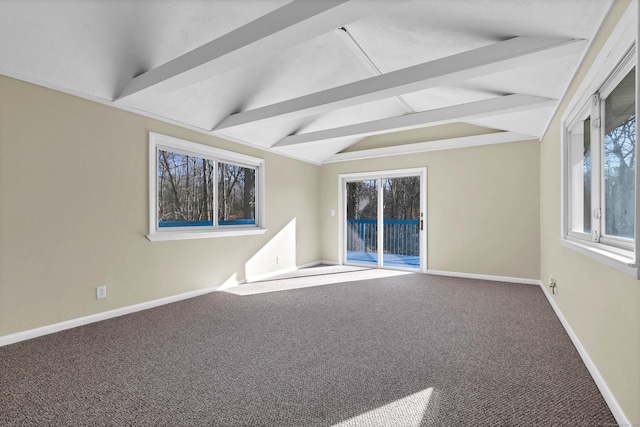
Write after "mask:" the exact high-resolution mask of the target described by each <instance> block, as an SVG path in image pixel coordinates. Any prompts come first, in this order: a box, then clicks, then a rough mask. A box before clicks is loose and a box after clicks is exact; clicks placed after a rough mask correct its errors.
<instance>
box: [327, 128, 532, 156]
mask: <svg viewBox="0 0 640 427" xmlns="http://www.w3.org/2000/svg"><path fill="white" fill-rule="evenodd" d="M537 139H538V138H537V137H535V136H531V135H524V134H521V133H517V132H497V133H489V134H483V135H471V136H462V137H459V138H450V139H440V140H437V141H427V142H414V143H411V144H402V145H394V146H390V147H380V148H369V149H364V150H358V151H347V152H345V153H337V154H334V155H333V156H331V157H329V158H328V159H327V160H325V161H323V162H322V164H325V163H337V162H347V161H351V160H363V159H374V158H376V157H387V156H398V155H402V154H416V153H426V152H428V151H441V150H451V149H454V148H467V147H477V146H480V145H491V144H503V143H505V142H516V141H526V140H537Z"/></svg>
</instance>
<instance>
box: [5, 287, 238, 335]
mask: <svg viewBox="0 0 640 427" xmlns="http://www.w3.org/2000/svg"><path fill="white" fill-rule="evenodd" d="M242 282H243V281H233V283H229V282H227V283H225V284H224V285H219V286H212V287H209V288H204V289H198V290H195V291H190V292H184V293H182V294H178V295H172V296H170V297H165V298H159V299H155V300H152V301H146V302H142V303H139V304H134V305H129V306H127V307H121V308H116V309H114V310H109V311H104V312H102V313H96V314H91V315H89V316H84V317H78V318H76V319H71V320H66V321H64V322H59V323H54V324H52V325H47V326H42V327H39V328H35V329H29V330H26V331H22V332H16V333H14V334H9V335H4V336H1V337H0V347H2V346H5V345H9V344H14V343H17V342H20V341H26V340H29V339H32V338H37V337H41V336H43V335H48V334H53V333H55V332H60V331H64V330H65V329H71V328H75V327H78V326H83V325H88V324H89V323H95V322H99V321H101V320H107V319H111V318H114V317H118V316H124V315H125V314H130V313H135V312H136V311H142V310H147V309H149V308H154V307H159V306H161V305H165V304H170V303H172V302H177V301H181V300H184V299H188V298H194V297H198V296H200V295H205V294H208V293H211V292H215V291H217V290H218V289H220V288H221V287H222V286H225V287H226V286H229V285H231V286H233V285H239V284H241V283H242Z"/></svg>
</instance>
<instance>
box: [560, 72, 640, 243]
mask: <svg viewBox="0 0 640 427" xmlns="http://www.w3.org/2000/svg"><path fill="white" fill-rule="evenodd" d="M635 80H636V71H635V67H633V62H632V61H630V60H627V61H625V62H624V63H623V64H621V65H620V67H618V69H617V70H616V72H615V73H614V74H613V75H612V76H611V78H610V79H609V80H608V81H607V83H606V84H605V85H604V86H603V87H602V88H601V90H600V91H598V92H597V93H595V94H593V95H592V96H591V98H590V99H589V101H588V103H587V105H585V106H584V107H583V108H582V109H581V111H580V113H579V114H578V115H577V117H576V118H575V119H574V120H573V121H572V122H570V124H569V126H568V129H567V136H568V137H567V139H568V141H569V144H568V147H567V148H568V153H567V154H568V156H567V157H568V160H569V165H568V172H569V173H568V178H569V200H568V202H569V204H568V205H569V206H568V208H569V218H568V219H569V222H570V228H569V235H570V236H571V237H574V238H577V239H581V240H586V241H593V242H598V243H604V244H607V245H610V246H613V247H618V248H620V249H626V250H629V251H633V237H634V223H635V212H634V210H635V209H634V208H635V197H634V195H635V169H636V103H635V93H636V91H635Z"/></svg>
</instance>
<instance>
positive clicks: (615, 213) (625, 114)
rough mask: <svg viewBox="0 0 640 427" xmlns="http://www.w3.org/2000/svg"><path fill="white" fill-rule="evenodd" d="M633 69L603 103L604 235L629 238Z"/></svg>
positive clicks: (632, 182) (633, 142)
mask: <svg viewBox="0 0 640 427" xmlns="http://www.w3.org/2000/svg"><path fill="white" fill-rule="evenodd" d="M635 80H636V77H635V68H634V69H633V70H631V72H629V74H627V76H626V77H625V78H624V79H623V80H622V81H621V82H620V84H618V86H616V88H615V89H614V90H613V92H611V94H609V96H608V97H607V99H606V100H605V105H604V111H605V128H604V133H605V136H604V206H605V212H604V218H605V234H607V235H609V236H616V237H626V238H633V229H634V203H635V201H634V194H635V168H636V160H635V154H636V153H635V148H636V104H635V94H636V91H635Z"/></svg>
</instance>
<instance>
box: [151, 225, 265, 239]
mask: <svg viewBox="0 0 640 427" xmlns="http://www.w3.org/2000/svg"><path fill="white" fill-rule="evenodd" d="M266 231H267V229H266V228H251V229H237V228H236V229H233V230H219V231H187V232H185V231H183V232H180V231H164V232H157V233H151V234H148V235H147V239H149V240H150V241H152V242H162V241H165V240H190V239H210V238H212V237H232V236H252V235H256V234H264V233H266Z"/></svg>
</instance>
